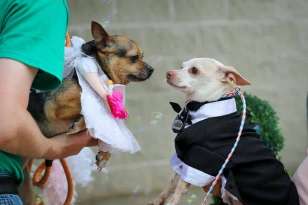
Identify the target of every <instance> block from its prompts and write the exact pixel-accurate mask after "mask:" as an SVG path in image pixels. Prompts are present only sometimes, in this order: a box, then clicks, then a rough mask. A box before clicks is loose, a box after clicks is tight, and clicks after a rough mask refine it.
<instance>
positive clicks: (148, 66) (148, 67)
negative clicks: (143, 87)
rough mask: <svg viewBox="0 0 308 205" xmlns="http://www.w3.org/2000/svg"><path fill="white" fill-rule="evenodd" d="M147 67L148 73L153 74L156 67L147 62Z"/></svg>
mask: <svg viewBox="0 0 308 205" xmlns="http://www.w3.org/2000/svg"><path fill="white" fill-rule="evenodd" d="M145 68H146V71H147V73H148V75H149V76H150V75H152V73H153V72H154V68H153V67H152V66H150V65H149V64H147V63H146V64H145Z"/></svg>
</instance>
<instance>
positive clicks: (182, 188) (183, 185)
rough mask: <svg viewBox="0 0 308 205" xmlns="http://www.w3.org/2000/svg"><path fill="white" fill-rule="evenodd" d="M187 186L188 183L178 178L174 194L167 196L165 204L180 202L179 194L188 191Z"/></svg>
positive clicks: (175, 204)
mask: <svg viewBox="0 0 308 205" xmlns="http://www.w3.org/2000/svg"><path fill="white" fill-rule="evenodd" d="M189 186H190V184H189V183H187V182H185V181H183V180H182V179H179V180H178V183H177V185H176V188H175V191H174V194H173V195H172V196H171V197H170V198H169V200H168V201H167V203H166V205H177V204H178V203H179V202H180V199H181V196H182V195H183V194H184V193H186V192H187V191H188V188H189Z"/></svg>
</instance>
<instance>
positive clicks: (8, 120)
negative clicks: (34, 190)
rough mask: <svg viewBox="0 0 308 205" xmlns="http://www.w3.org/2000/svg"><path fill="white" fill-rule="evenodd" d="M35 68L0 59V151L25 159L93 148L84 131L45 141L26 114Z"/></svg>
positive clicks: (91, 141) (27, 113)
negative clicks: (86, 147)
mask: <svg viewBox="0 0 308 205" xmlns="http://www.w3.org/2000/svg"><path fill="white" fill-rule="evenodd" d="M36 73H37V70H36V69H32V68H29V67H28V66H26V65H24V64H22V63H19V62H17V61H14V60H9V59H0V96H1V100H0V149H1V150H3V151H6V152H9V153H12V154H17V155H21V156H24V157H29V158H46V159H56V158H63V157H66V156H69V155H74V154H77V153H78V152H79V151H80V150H81V149H82V148H83V147H85V146H87V145H94V144H96V143H97V142H96V141H95V140H93V138H92V137H91V136H89V135H88V134H87V133H86V132H83V133H80V134H77V135H74V136H66V135H60V136H57V137H54V138H51V139H48V138H46V137H45V136H44V135H43V134H42V133H41V131H40V129H39V128H38V126H37V124H36V122H35V121H34V119H33V118H32V116H31V114H30V113H29V112H28V111H27V105H28V101H29V93H30V88H31V84H32V82H33V79H34V77H35V75H36Z"/></svg>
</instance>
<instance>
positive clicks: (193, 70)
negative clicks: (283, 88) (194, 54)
mask: <svg viewBox="0 0 308 205" xmlns="http://www.w3.org/2000/svg"><path fill="white" fill-rule="evenodd" d="M189 72H190V73H191V74H193V75H197V74H198V73H199V70H198V68H196V67H192V68H190V69H189Z"/></svg>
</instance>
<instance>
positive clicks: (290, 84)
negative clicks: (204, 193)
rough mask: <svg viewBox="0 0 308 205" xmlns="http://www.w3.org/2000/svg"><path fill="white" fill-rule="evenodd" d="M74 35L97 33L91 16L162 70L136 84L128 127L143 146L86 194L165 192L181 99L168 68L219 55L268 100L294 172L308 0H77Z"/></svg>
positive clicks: (307, 72)
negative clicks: (174, 106) (169, 83)
mask: <svg viewBox="0 0 308 205" xmlns="http://www.w3.org/2000/svg"><path fill="white" fill-rule="evenodd" d="M71 3H72V4H71V21H70V22H71V27H70V29H71V33H73V34H76V35H80V36H82V37H84V38H86V39H90V38H91V37H90V21H91V20H92V19H93V20H96V21H99V22H101V23H103V24H104V25H105V27H106V29H107V30H108V31H109V32H110V33H111V34H126V35H128V36H130V37H131V38H132V39H134V40H136V41H137V42H138V43H139V45H140V46H141V48H142V49H143V51H144V54H145V59H146V61H147V62H148V63H150V64H151V65H152V66H153V67H155V69H156V71H155V73H154V76H153V77H152V78H151V79H150V80H149V81H147V82H145V83H142V84H141V83H140V84H137V83H135V84H130V85H129V87H128V94H127V104H128V109H129V111H130V119H129V120H128V123H127V124H128V126H129V127H130V129H131V130H132V131H133V132H134V134H135V135H136V137H137V139H138V140H139V142H140V144H141V145H142V147H143V150H142V152H141V153H139V154H136V155H129V154H119V155H114V156H113V157H112V160H111V163H110V168H109V174H107V175H103V174H97V175H96V176H95V182H93V183H92V184H91V185H90V186H89V187H88V188H81V189H80V190H79V192H80V193H81V200H86V199H88V198H92V199H93V198H100V197H104V196H111V195H116V194H133V193H149V192H152V191H154V190H159V189H161V188H162V187H163V185H164V184H166V183H167V181H168V179H169V175H170V174H171V171H170V168H169V166H168V160H169V157H170V155H171V153H172V152H173V137H174V135H173V134H172V133H171V131H170V123H171V121H172V119H173V117H174V113H173V112H172V111H171V109H170V107H169V106H168V101H170V100H176V101H179V102H182V99H181V96H180V94H179V93H175V92H173V90H172V89H171V88H169V87H168V86H167V85H166V83H165V81H164V76H165V72H166V71H167V70H168V69H171V68H178V67H179V66H180V65H181V62H182V61H183V60H187V59H189V58H192V57H201V56H205V57H213V58H216V59H218V60H220V61H222V62H223V63H225V64H227V65H233V66H235V67H236V68H237V69H238V70H240V72H242V73H243V75H244V76H246V77H247V78H248V79H249V80H250V81H251V82H252V85H251V86H250V87H247V88H246V90H247V91H249V92H250V93H252V94H255V95H257V96H259V97H261V98H264V99H266V100H268V101H269V102H270V103H271V104H272V105H273V106H274V108H275V109H276V111H277V112H278V115H279V117H280V119H281V120H280V123H281V127H282V130H283V134H284V136H285V146H284V150H283V152H282V161H283V162H284V164H285V165H286V167H287V168H288V170H290V172H292V171H294V170H295V169H296V167H297V166H298V165H299V163H300V162H301V160H302V159H303V158H304V155H305V149H306V146H307V144H308V138H307V130H306V123H307V122H306V116H305V115H306V106H305V105H306V104H305V98H306V94H307V90H308V80H307V77H308V1H307V0H109V1H108V0H87V1H86V0H72V1H71Z"/></svg>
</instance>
